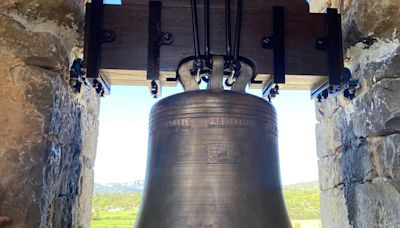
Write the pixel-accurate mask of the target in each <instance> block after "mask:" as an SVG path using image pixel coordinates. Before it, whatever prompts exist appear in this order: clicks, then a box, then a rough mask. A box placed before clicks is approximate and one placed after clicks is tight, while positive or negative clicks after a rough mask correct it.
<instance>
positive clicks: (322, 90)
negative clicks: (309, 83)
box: [311, 68, 360, 102]
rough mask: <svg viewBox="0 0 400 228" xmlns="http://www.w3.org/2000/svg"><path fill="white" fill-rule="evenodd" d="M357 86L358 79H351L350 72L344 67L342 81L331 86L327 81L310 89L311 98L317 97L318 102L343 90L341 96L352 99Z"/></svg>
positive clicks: (358, 84)
mask: <svg viewBox="0 0 400 228" xmlns="http://www.w3.org/2000/svg"><path fill="white" fill-rule="evenodd" d="M359 88H360V83H359V80H351V72H350V70H349V69H347V68H345V69H344V73H343V81H341V82H340V85H334V86H332V85H330V84H329V82H324V83H322V84H321V85H319V86H318V87H317V88H316V89H314V90H312V91H311V99H317V100H318V102H322V100H326V99H328V97H329V96H330V95H331V96H333V97H336V96H337V95H338V94H339V93H340V92H342V91H343V96H344V97H345V98H346V99H348V100H353V99H354V98H355V94H356V90H357V89H359Z"/></svg>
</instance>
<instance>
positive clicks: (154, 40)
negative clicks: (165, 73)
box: [147, 1, 162, 81]
mask: <svg viewBox="0 0 400 228" xmlns="http://www.w3.org/2000/svg"><path fill="white" fill-rule="evenodd" d="M161 7H162V3H161V2H159V1H150V2H149V30H148V33H149V35H148V47H147V48H148V49H147V80H155V81H157V80H159V79H160V45H161V43H160V42H161V41H160V39H161Z"/></svg>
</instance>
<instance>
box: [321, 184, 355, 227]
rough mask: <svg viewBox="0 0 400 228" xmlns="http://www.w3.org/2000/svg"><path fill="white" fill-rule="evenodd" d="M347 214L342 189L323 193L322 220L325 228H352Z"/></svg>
mask: <svg viewBox="0 0 400 228" xmlns="http://www.w3.org/2000/svg"><path fill="white" fill-rule="evenodd" d="M347 214H348V211H347V207H346V198H345V196H344V193H343V191H342V190H341V189H340V188H335V189H332V190H329V191H323V192H321V216H322V218H321V220H322V226H323V227H329V228H346V227H351V226H350V222H349V219H348V217H347Z"/></svg>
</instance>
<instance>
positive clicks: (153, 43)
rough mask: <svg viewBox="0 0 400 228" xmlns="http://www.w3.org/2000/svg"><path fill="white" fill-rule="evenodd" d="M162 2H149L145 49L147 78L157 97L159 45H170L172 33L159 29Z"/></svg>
mask: <svg viewBox="0 0 400 228" xmlns="http://www.w3.org/2000/svg"><path fill="white" fill-rule="evenodd" d="M161 8H162V2H160V1H150V2H149V30H148V33H149V35H148V49H147V50H148V51H147V80H149V81H151V85H150V86H151V88H150V91H151V94H152V95H153V96H154V98H157V97H158V93H159V88H160V85H158V84H157V83H159V80H160V47H161V45H171V44H172V42H173V38H172V34H170V33H166V32H162V31H161Z"/></svg>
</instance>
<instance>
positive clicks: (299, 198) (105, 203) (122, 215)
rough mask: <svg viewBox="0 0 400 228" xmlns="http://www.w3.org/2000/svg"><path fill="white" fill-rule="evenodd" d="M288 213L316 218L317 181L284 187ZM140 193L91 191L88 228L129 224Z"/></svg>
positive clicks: (121, 227)
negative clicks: (93, 193)
mask: <svg viewBox="0 0 400 228" xmlns="http://www.w3.org/2000/svg"><path fill="white" fill-rule="evenodd" d="M284 196H285V200H286V206H287V208H288V211H289V216H290V218H291V219H292V220H319V219H320V212H319V209H320V203H319V196H320V191H319V189H318V183H316V182H310V183H301V184H296V185H289V186H286V187H285V188H284ZM141 197H142V194H141V193H125V194H118V193H112V194H95V195H94V198H93V208H92V223H91V227H92V228H125V227H127V228H128V227H129V228H132V227H133V223H134V220H135V218H136V216H137V213H138V210H139V206H140V200H141Z"/></svg>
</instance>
